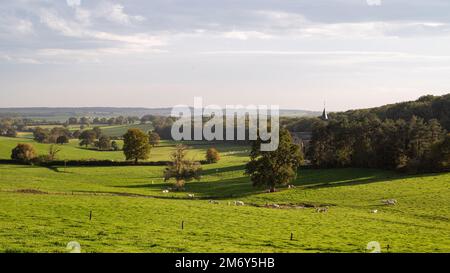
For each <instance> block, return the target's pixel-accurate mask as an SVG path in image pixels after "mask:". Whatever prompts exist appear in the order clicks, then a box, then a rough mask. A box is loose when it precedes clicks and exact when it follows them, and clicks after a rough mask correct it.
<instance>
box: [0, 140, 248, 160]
mask: <svg viewBox="0 0 450 273" xmlns="http://www.w3.org/2000/svg"><path fill="white" fill-rule="evenodd" d="M18 143H31V144H32V145H33V146H34V147H35V149H36V151H37V153H38V154H46V153H47V152H48V150H49V148H50V146H51V144H42V143H37V142H35V141H34V140H33V139H30V138H8V137H0V159H10V158H11V150H12V149H14V147H15V146H16V145H17V144H18ZM78 143H79V141H78V140H75V139H73V140H71V141H70V143H69V144H65V145H56V146H57V147H58V148H59V149H60V150H61V151H60V152H59V153H58V159H60V160H65V159H67V160H79V159H97V160H116V161H121V160H125V156H124V154H123V152H122V151H97V150H95V149H86V148H85V147H80V146H79V145H78ZM117 143H118V144H119V147H120V148H122V145H123V141H122V140H117ZM176 144H177V143H176V142H173V141H161V143H160V145H159V146H157V147H155V148H152V149H151V151H150V158H149V159H148V160H149V161H164V160H169V157H170V153H171V152H172V151H173V150H174V147H175V145H176ZM186 144H188V145H189V146H191V148H192V149H191V151H190V153H189V157H191V158H193V159H195V160H203V159H204V157H205V150H206V149H207V148H208V147H209V145H200V144H198V143H195V142H186ZM211 145H212V144H211ZM237 149H242V147H240V146H238V147H235V146H233V145H222V150H223V151H229V150H237Z"/></svg>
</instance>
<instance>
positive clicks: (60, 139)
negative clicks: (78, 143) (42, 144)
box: [56, 136, 69, 144]
mask: <svg viewBox="0 0 450 273" xmlns="http://www.w3.org/2000/svg"><path fill="white" fill-rule="evenodd" d="M67 143H69V138H68V137H67V136H59V137H58V138H57V139H56V144H67Z"/></svg>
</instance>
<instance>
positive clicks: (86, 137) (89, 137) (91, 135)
mask: <svg viewBox="0 0 450 273" xmlns="http://www.w3.org/2000/svg"><path fill="white" fill-rule="evenodd" d="M78 138H79V139H80V146H86V148H87V147H88V146H89V145H92V144H94V142H95V139H96V138H97V134H96V133H95V132H94V131H93V130H86V131H83V132H82V133H81V134H80V136H79V137H78Z"/></svg>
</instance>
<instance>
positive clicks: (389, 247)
mask: <svg viewBox="0 0 450 273" xmlns="http://www.w3.org/2000/svg"><path fill="white" fill-rule="evenodd" d="M386 248H387V252H388V253H389V249H391V246H390V245H387V247H386Z"/></svg>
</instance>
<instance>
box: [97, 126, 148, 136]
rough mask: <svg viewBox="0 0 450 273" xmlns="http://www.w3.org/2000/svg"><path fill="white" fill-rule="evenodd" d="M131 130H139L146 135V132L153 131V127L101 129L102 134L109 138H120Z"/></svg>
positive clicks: (110, 127) (107, 127) (109, 127)
mask: <svg viewBox="0 0 450 273" xmlns="http://www.w3.org/2000/svg"><path fill="white" fill-rule="evenodd" d="M131 128H137V129H141V130H142V131H144V132H146V133H148V131H150V130H152V129H153V126H152V125H151V124H132V125H116V126H103V127H101V129H102V133H103V134H105V135H107V136H110V137H121V136H123V135H124V134H125V133H126V132H127V131H128V129H131Z"/></svg>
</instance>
